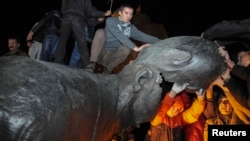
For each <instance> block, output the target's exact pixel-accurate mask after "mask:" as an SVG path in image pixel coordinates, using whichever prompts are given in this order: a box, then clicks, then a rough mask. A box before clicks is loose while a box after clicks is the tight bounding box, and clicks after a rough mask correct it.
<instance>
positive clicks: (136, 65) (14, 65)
mask: <svg viewBox="0 0 250 141" xmlns="http://www.w3.org/2000/svg"><path fill="white" fill-rule="evenodd" d="M225 69H226V65H225V64H224V61H223V58H222V57H221V56H220V55H219V53H218V50H217V47H216V45H215V44H214V43H213V42H211V41H208V40H205V39H203V38H200V37H194V36H180V37H172V38H168V39H165V40H163V41H160V42H158V43H156V44H154V45H152V46H150V47H147V48H145V49H144V50H143V51H142V52H140V54H139V55H138V57H137V59H136V60H134V61H132V62H130V63H129V64H128V65H126V66H125V67H124V68H123V70H122V71H121V72H120V73H118V74H117V75H115V74H111V75H101V74H95V73H91V72H87V71H84V70H82V69H75V68H70V67H68V66H64V65H60V64H55V63H50V62H44V61H38V60H32V59H30V58H27V57H20V56H12V57H1V58H0V131H1V132H0V140H1V141H108V140H110V139H111V138H112V136H113V135H114V134H115V133H117V132H120V130H121V129H125V128H127V127H129V126H130V125H137V124H140V123H143V122H146V121H150V120H151V119H152V118H153V117H154V115H155V114H156V109H157V108H158V106H159V102H160V100H161V92H162V88H161V87H160V86H159V85H160V84H161V83H162V76H163V77H164V79H165V80H166V81H169V82H177V83H180V84H182V83H189V85H188V87H187V89H188V90H190V91H193V90H197V89H200V88H203V89H206V88H207V87H208V85H209V84H210V83H211V82H212V81H213V80H214V79H215V78H216V77H218V76H219V75H220V74H221V73H222V72H224V71H225Z"/></svg>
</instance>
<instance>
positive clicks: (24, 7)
mask: <svg viewBox="0 0 250 141" xmlns="http://www.w3.org/2000/svg"><path fill="white" fill-rule="evenodd" d="M92 2H93V4H94V5H95V6H96V7H97V9H99V10H103V11H106V10H107V9H108V8H109V4H108V0H92ZM124 2H129V3H131V4H132V5H134V6H135V7H136V6H138V5H139V4H140V5H141V9H142V12H143V13H145V14H147V15H148V16H150V18H151V21H152V22H155V23H161V24H164V25H165V28H166V32H167V34H168V35H169V37H172V36H179V35H198V36H199V35H200V34H201V33H202V31H203V30H205V29H206V28H208V27H209V26H211V25H212V24H215V23H217V22H220V21H222V20H233V19H239V20H241V19H244V18H249V16H248V14H249V13H250V12H249V11H250V10H249V6H248V4H246V3H242V2H241V1H234V2H223V1H220V2H219V1H218V2H213V1H201V2H194V1H190V0H189V1H185V2H183V1H177V0H175V1H173V0H114V3H113V7H112V11H115V10H116V9H117V8H118V7H119V6H120V4H122V3H124ZM3 3H4V4H3ZM60 5H61V0H33V1H31V0H9V1H2V4H1V6H0V9H1V10H0V16H1V26H0V28H1V29H0V31H1V32H0V53H1V54H2V53H4V52H6V51H7V50H8V48H7V38H8V37H9V36H13V35H14V36H18V37H20V38H21V41H22V48H23V49H26V50H27V47H26V45H25V43H24V42H25V40H26V36H27V34H28V32H29V30H30V28H31V27H32V26H33V25H34V24H35V22H37V21H38V20H39V19H40V18H41V17H42V16H43V15H44V14H45V13H46V12H48V11H50V10H52V9H60Z"/></svg>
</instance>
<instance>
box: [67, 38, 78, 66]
mask: <svg viewBox="0 0 250 141" xmlns="http://www.w3.org/2000/svg"><path fill="white" fill-rule="evenodd" d="M69 66H71V67H75V68H81V62H80V53H79V49H78V45H77V43H76V42H75V45H74V49H73V51H72V54H71V57H70V61H69Z"/></svg>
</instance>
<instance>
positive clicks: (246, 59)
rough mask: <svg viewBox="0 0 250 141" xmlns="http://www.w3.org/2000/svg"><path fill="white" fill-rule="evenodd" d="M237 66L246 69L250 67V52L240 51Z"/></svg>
mask: <svg viewBox="0 0 250 141" xmlns="http://www.w3.org/2000/svg"><path fill="white" fill-rule="evenodd" d="M237 64H238V65H240V66H244V67H247V66H248V65H250V51H240V52H239V53H238V62H237Z"/></svg>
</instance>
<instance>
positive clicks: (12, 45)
mask: <svg viewBox="0 0 250 141" xmlns="http://www.w3.org/2000/svg"><path fill="white" fill-rule="evenodd" d="M19 47H20V39H19V38H17V37H9V38H8V48H9V51H10V52H16V51H17V50H18V48H19Z"/></svg>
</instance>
